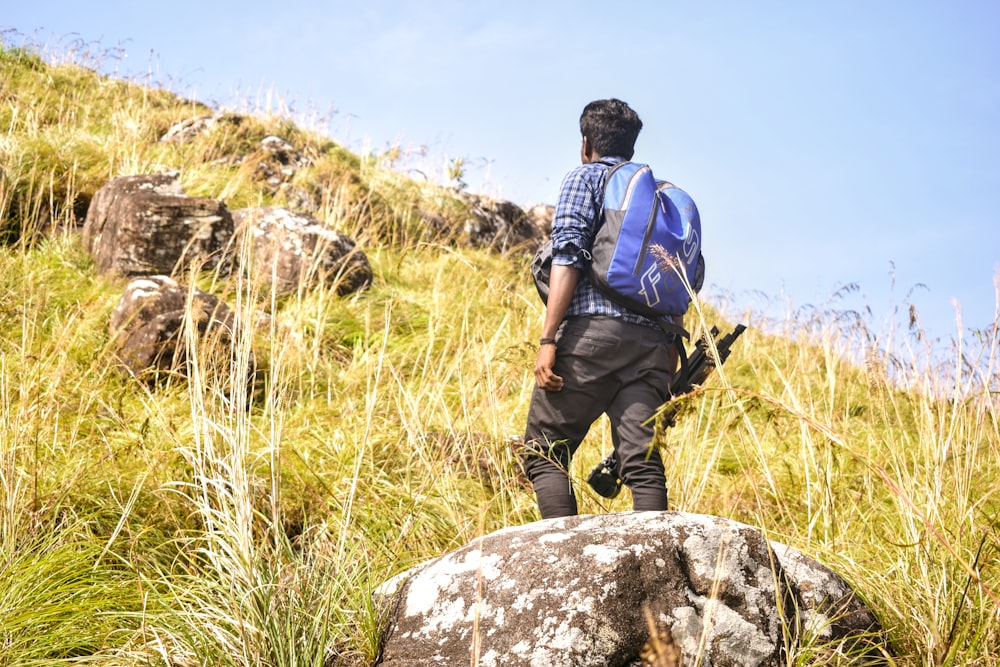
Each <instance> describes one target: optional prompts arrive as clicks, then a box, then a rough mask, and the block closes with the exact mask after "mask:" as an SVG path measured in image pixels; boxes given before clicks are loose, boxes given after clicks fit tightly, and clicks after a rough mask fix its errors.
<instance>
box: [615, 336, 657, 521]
mask: <svg viewBox="0 0 1000 667" xmlns="http://www.w3.org/2000/svg"><path fill="white" fill-rule="evenodd" d="M631 339H632V341H633V346H632V350H633V351H634V353H633V354H632V358H631V360H630V362H629V363H628V364H627V365H626V366H624V367H623V370H622V373H621V375H620V378H621V382H622V387H621V389H620V390H619V392H618V394H617V395H616V396H615V398H614V400H613V401H612V402H611V405H610V407H609V408H608V417H609V419H610V420H611V428H612V436H613V438H614V443H615V449H616V451H617V452H618V460H619V472H620V474H621V476H622V481H623V482H624V483H625V485H626V486H628V487H629V489H630V490H631V491H632V507H633V509H635V510H639V511H646V510H657V511H659V510H665V509H667V486H666V474H665V471H664V467H663V460H662V458H661V457H660V452H659V450H658V449H657V448H656V447H654V446H653V435H654V426H653V423H652V421H651V418H652V417H653V415H654V414H656V411H657V410H658V409H659V408H660V406H661V405H663V403H664V402H665V401H666V399H667V397H668V386H669V382H670V379H671V374H670V373H669V372H668V368H669V350H670V345H669V344H668V343H667V341H666V339H665V337H664V335H663V333H662V332H661V331H657V330H655V329H652V328H649V327H639V330H637V331H635V333H634V334H633V335H632V336H631Z"/></svg>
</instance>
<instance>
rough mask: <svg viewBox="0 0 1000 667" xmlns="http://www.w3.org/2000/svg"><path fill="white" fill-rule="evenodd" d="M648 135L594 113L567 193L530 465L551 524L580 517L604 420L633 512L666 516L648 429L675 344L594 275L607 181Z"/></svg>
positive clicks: (531, 420)
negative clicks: (590, 445)
mask: <svg viewBox="0 0 1000 667" xmlns="http://www.w3.org/2000/svg"><path fill="white" fill-rule="evenodd" d="M641 129H642V121H641V120H640V119H639V116H638V114H636V112H635V111H634V110H633V109H632V108H630V107H629V106H628V105H627V104H626V103H624V102H622V101H621V100H618V99H607V100H597V101H594V102H591V103H590V104H588V105H587V106H586V107H585V108H584V110H583V114H582V115H581V117H580V132H581V134H582V135H583V143H582V146H581V149H580V159H581V162H582V164H581V165H580V166H579V167H577V168H575V169H573V170H572V171H571V172H570V173H569V174H567V175H566V177H565V179H564V180H563V183H562V186H561V188H560V192H559V200H558V204H557V206H556V212H555V217H554V219H553V223H552V269H551V274H550V278H549V293H548V300H547V305H546V310H545V319H544V324H543V327H542V336H541V340H540V345H539V348H538V356H537V358H536V360H535V368H534V374H535V383H536V386H535V388H534V391H533V393H532V397H531V405H530V407H529V409H528V420H527V426H526V429H525V443H526V447H525V451H524V454H523V456H522V464H523V467H524V470H525V473H526V475H527V476H528V479H529V480H531V483H532V486H533V487H534V490H535V495H536V497H537V499H538V507H539V510H540V511H541V515H542V518H543V519H548V518H553V517H560V516H570V515H574V514H576V513H577V503H576V496H575V494H574V492H573V486H572V483H571V481H570V477H569V472H568V471H569V467H570V462H571V460H572V457H573V454H574V453H575V452H576V450H577V448H578V447H579V446H580V443H581V442H582V440H583V438H584V436H585V435H586V434H587V431H588V430H589V429H590V426H591V425H592V424H593V422H594V421H595V420H597V418H598V417H600V415H601V414H602V413H605V414H607V415H608V417H609V419H610V422H611V434H612V442H613V444H614V447H615V451H616V452H617V455H618V460H619V462H620V463H619V474H620V475H621V479H622V481H623V483H624V484H625V485H626V486H627V487H629V489H630V490H631V492H632V500H633V508H634V509H635V510H665V509H667V489H666V477H665V474H664V468H663V461H662V459H661V457H660V453H659V451H658V450H657V448H656V447H655V446H654V445H653V442H652V441H653V425H652V424H651V423H649V421H650V418H651V417H652V416H653V414H654V413H655V412H656V410H657V409H658V408H659V407H660V406H661V405H662V404H663V403H664V402H665V401H666V400H667V398H668V387H669V385H670V380H671V378H672V373H673V371H674V369H675V367H676V356H675V353H674V352H675V351H674V349H673V344H672V341H671V340H670V338H668V336H667V334H665V333H664V330H663V329H662V328H661V327H660V326H659V325H658V324H657V323H656V322H655V321H654V320H652V319H649V318H647V317H644V316H642V315H639V314H637V313H634V312H631V311H630V310H628V309H627V308H625V307H624V306H621V305H619V304H617V303H615V302H614V301H611V300H610V299H608V298H606V297H605V296H603V295H602V294H601V293H600V292H598V291H597V290H596V289H595V288H594V286H593V285H592V284H591V281H590V279H589V278H588V274H587V264H588V261H587V260H588V259H589V257H590V255H589V251H590V249H591V247H592V244H593V240H594V234H595V232H596V230H597V228H598V227H599V226H600V224H601V222H602V215H603V208H604V183H605V181H606V179H607V176H608V172H609V171H610V170H611V169H612V167H614V166H615V165H616V164H619V163H622V162H626V161H628V160H631V159H632V155H633V152H634V148H635V140H636V138H637V137H638V135H639V131H640V130H641Z"/></svg>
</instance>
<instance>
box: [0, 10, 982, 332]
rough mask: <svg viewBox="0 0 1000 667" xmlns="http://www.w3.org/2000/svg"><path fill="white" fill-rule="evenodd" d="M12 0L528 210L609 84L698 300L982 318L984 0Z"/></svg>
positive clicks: (27, 23)
mask: <svg viewBox="0 0 1000 667" xmlns="http://www.w3.org/2000/svg"><path fill="white" fill-rule="evenodd" d="M9 5H12V6H8V7H6V8H5V9H4V10H3V12H2V14H0V29H13V30H14V31H16V33H8V34H7V35H6V41H7V43H18V42H19V41H24V40H27V41H30V42H33V43H36V44H42V45H47V46H48V47H49V49H50V50H51V51H52V52H53V53H56V54H58V53H60V52H63V53H65V52H66V51H67V50H68V49H70V48H83V49H86V50H90V51H93V52H104V51H111V52H115V51H116V50H118V53H119V54H120V56H121V59H120V60H119V61H117V62H114V61H111V65H110V66H109V65H108V62H109V61H108V60H105V65H106V68H117V70H118V71H119V73H120V74H125V75H129V76H131V77H133V78H139V79H143V80H148V81H150V82H153V83H156V84H159V85H163V86H166V87H169V88H172V89H174V90H176V91H179V92H183V93H185V94H187V95H189V96H191V97H194V98H197V99H199V100H202V101H205V102H209V103H212V104H215V105H217V106H220V107H227V108H237V109H240V108H244V109H245V108H247V107H248V105H249V107H250V108H260V107H264V106H267V105H268V104H270V105H272V107H275V105H279V106H280V108H286V109H288V110H289V112H290V113H291V114H293V115H294V116H295V117H297V118H298V119H300V120H302V121H303V122H306V121H308V122H313V123H315V124H316V126H317V127H324V128H326V130H327V131H328V133H329V134H330V135H331V136H332V137H333V138H334V139H336V140H338V141H341V142H342V143H345V144H347V145H348V146H349V147H351V148H352V149H354V150H356V151H368V150H382V149H384V148H386V147H387V146H389V145H392V144H397V143H398V144H399V145H400V147H401V148H403V149H404V150H405V151H406V152H407V155H409V156H410V157H409V158H408V159H407V160H406V162H405V164H404V165H403V166H404V167H406V168H411V169H413V170H414V171H413V173H414V174H415V175H416V174H417V173H418V172H419V173H423V174H426V175H428V176H429V177H432V178H440V177H441V175H442V174H443V173H444V166H445V164H446V162H447V161H448V160H449V159H452V158H457V157H460V158H462V159H464V160H465V163H466V166H467V171H466V178H465V180H466V182H467V183H468V184H469V188H470V189H471V190H475V191H480V192H486V193H488V194H493V195H497V196H501V197H504V198H508V199H511V200H513V201H515V202H518V203H520V204H522V205H526V206H530V205H532V204H534V203H537V202H547V203H554V201H555V198H556V192H557V189H558V185H559V182H560V180H561V178H562V176H563V174H564V173H565V172H566V171H567V170H569V169H571V168H572V167H573V166H574V165H575V164H576V163H577V161H578V159H579V158H578V150H579V130H578V126H577V120H578V118H579V114H580V111H581V109H582V107H583V106H584V105H585V104H586V103H587V102H589V101H590V100H592V99H597V98H603V97H620V98H622V99H624V100H626V101H628V102H629V103H630V104H631V105H632V106H633V107H634V108H635V109H636V110H637V111H638V112H639V114H640V116H641V117H642V119H643V121H644V123H645V128H644V130H643V132H642V134H641V135H640V137H639V142H638V144H637V153H636V159H637V160H641V161H644V162H648V163H650V164H651V165H653V168H654V172H655V173H656V174H657V176H658V177H660V178H664V179H667V180H670V181H672V182H674V183H676V184H678V185H679V186H681V187H683V188H684V189H685V190H687V191H688V192H689V193H690V194H691V195H692V196H693V197H694V198H695V201H696V202H697V203H698V205H699V209H700V211H701V215H702V221H703V226H704V238H705V252H706V257H707V258H708V262H709V264H708V267H709V273H708V294H709V295H710V298H711V295H720V294H729V295H731V296H730V299H729V300H730V303H732V304H734V305H736V306H737V307H739V306H744V305H745V306H748V307H755V308H764V307H767V308H769V309H770V310H771V312H774V311H775V309H780V308H783V307H784V305H785V304H790V306H791V307H793V308H799V307H803V306H806V305H810V306H814V307H817V308H823V307H826V306H834V307H837V308H864V307H869V308H871V310H872V312H873V316H872V320H871V322H872V325H873V326H874V327H875V328H876V330H878V329H880V328H881V327H883V322H884V320H885V319H886V318H887V317H888V315H889V313H890V312H891V310H892V308H893V307H894V306H900V305H902V306H903V307H905V306H907V305H908V304H909V303H911V302H912V303H913V304H914V305H915V306H916V307H917V310H918V312H919V314H920V317H921V320H922V323H923V325H924V326H925V328H926V329H927V331H928V332H929V333H930V334H931V336H933V337H944V338H948V337H950V336H951V335H952V334H954V332H955V331H956V325H955V312H954V308H953V301H957V302H958V303H959V304H960V305H961V309H962V317H963V321H964V324H965V326H966V327H985V326H987V325H988V324H990V323H992V322H993V318H994V309H995V305H996V300H995V285H994V278H995V276H996V275H997V269H998V266H1000V220H998V218H1000V214H998V212H997V208H998V199H1000V162H998V157H997V156H1000V39H998V38H997V35H1000V3H997V2H995V0H990V1H982V2H956V3H941V2H925V1H922V0H919V1H916V2H895V1H892V2H857V1H855V0H847V1H842V2H835V3H833V2H830V3H811V2H810V3H797V2H796V3H792V2H770V1H766V0H765V1H759V2H735V1H734V2H702V3H695V2H667V1H660V2H643V1H637V2H632V3H628V4H616V3H610V2H607V1H602V2H590V1H580V0H578V1H576V2H566V1H562V0H557V1H554V2H544V3H543V2H539V1H537V0H535V1H533V2H522V1H520V0H509V1H508V2H506V3H502V4H501V3H476V2H472V1H470V0H466V1H464V2H453V1H451V0H444V1H437V2H433V3H429V2H402V1H395V2H377V1H374V0H373V1H372V2H367V3H362V2H357V1H354V2H327V3H308V2H300V1H297V0H286V1H285V2H282V3H279V4H274V3H264V2H257V1H256V0H253V1H245V2H242V3H240V4H239V5H238V9H235V7H236V5H231V4H229V3H212V2H207V1H203V2H200V3H193V2H189V1H188V0H175V2H172V3H170V4H169V5H163V6H160V8H157V9H150V8H149V6H148V5H145V4H143V3H135V2H130V3H124V2H104V3H100V4H99V5H94V4H92V3H77V2H69V1H67V2H46V1H44V0H41V1H37V2H18V3H9ZM626 8H628V11H626ZM275 108H277V107H275ZM851 284H857V285H858V290H857V291H856V292H854V293H852V294H850V295H848V296H847V297H844V298H838V299H835V298H834V294H836V293H838V291H839V290H841V288H843V287H845V286H847V285H851ZM918 286H919V287H918ZM904 323H905V322H904Z"/></svg>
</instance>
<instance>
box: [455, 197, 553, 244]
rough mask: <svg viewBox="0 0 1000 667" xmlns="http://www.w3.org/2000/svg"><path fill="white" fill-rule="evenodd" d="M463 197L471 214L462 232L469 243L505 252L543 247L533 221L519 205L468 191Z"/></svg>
mask: <svg viewBox="0 0 1000 667" xmlns="http://www.w3.org/2000/svg"><path fill="white" fill-rule="evenodd" d="M461 197H462V199H463V200H464V201H465V203H466V205H467V206H468V211H469V213H468V215H467V216H466V218H465V221H464V225H463V229H462V233H463V240H464V242H465V243H466V244H468V245H471V246H473V247H476V248H490V249H493V250H499V251H501V252H505V251H507V250H512V249H514V248H518V247H528V248H530V247H533V246H537V245H538V244H539V241H537V240H536V239H537V238H538V230H537V229H536V228H535V225H534V224H533V220H532V219H530V218H529V217H528V214H527V213H525V211H524V209H522V208H521V207H520V206H518V205H517V204H515V203H513V202H510V201H505V200H503V199H493V198H491V197H487V196H484V195H478V194H471V193H467V192H463V193H461Z"/></svg>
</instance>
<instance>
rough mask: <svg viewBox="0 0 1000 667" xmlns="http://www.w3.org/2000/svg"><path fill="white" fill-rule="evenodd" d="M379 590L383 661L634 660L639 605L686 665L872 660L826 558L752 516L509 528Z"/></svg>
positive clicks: (597, 666)
mask: <svg viewBox="0 0 1000 667" xmlns="http://www.w3.org/2000/svg"><path fill="white" fill-rule="evenodd" d="M378 596H379V599H380V600H382V601H383V602H387V603H388V604H389V609H390V614H389V622H388V626H387V629H386V631H385V634H384V636H383V645H382V662H381V663H380V664H381V665H383V667H430V666H431V665H460V664H475V665H480V666H481V667H500V666H503V665H524V666H529V665H546V666H552V667H556V666H565V667H571V666H572V667H576V666H579V667H584V666H593V667H622V666H627V665H638V664H639V656H640V653H641V652H642V651H643V647H644V644H646V642H647V640H649V639H650V625H649V623H648V622H647V619H646V617H645V614H646V610H648V611H649V612H650V613H651V615H652V617H653V618H654V619H655V621H656V622H657V623H658V624H660V626H661V627H662V628H664V629H665V630H664V634H665V638H666V640H667V643H669V644H672V645H673V646H674V647H676V648H677V649H679V650H680V652H681V653H682V655H683V660H684V664H692V665H693V664H700V665H704V666H705V667H728V666H736V665H740V666H750V665H774V666H777V665H784V664H786V658H787V657H788V656H787V655H786V652H787V650H786V645H787V646H792V647H793V648H794V647H795V646H796V645H798V643H799V642H808V641H814V642H816V643H821V644H822V645H823V646H824V647H826V646H830V647H831V649H830V650H838V651H842V652H844V653H845V654H846V653H847V652H848V651H851V652H852V653H851V654H852V655H857V654H858V653H859V652H863V651H864V650H869V649H870V654H871V655H872V656H875V650H876V648H877V647H875V646H870V645H869V644H866V642H875V641H876V640H877V638H878V637H879V636H880V635H879V633H880V630H879V625H878V622H877V620H876V619H875V617H874V615H873V614H872V613H871V612H870V611H869V610H868V609H867V608H866V607H865V606H864V605H863V604H862V603H861V602H860V600H858V598H857V597H856V596H854V595H853V593H852V592H851V590H850V588H849V587H848V586H847V584H846V583H844V581H843V580H842V579H841V578H840V577H839V576H837V575H836V574H835V573H834V572H832V571H831V570H829V569H828V568H825V567H824V566H822V565H821V564H819V563H817V562H815V561H812V560H811V559H808V558H806V557H805V556H804V555H802V554H801V553H799V552H797V551H795V550H794V549H791V548H789V547H786V546H782V545H772V544H769V543H768V541H767V540H765V539H764V537H763V536H762V535H761V534H760V532H758V531H757V530H755V529H754V528H751V527H750V526H747V525H744V524H741V523H737V522H734V521H729V520H726V519H722V518H718V517H711V516H704V515H696V514H685V513H679V512H639V513H632V512H629V513H617V514H607V515H595V516H578V517H569V518H564V519H550V520H546V521H539V522H536V523H532V524H529V525H525V526H519V527H514V528H507V529H504V530H500V531H497V532H495V533H492V534H490V535H487V536H485V537H483V538H481V539H478V540H476V541H475V542H473V543H472V544H469V545H467V546H465V547H463V548H461V549H458V550H456V551H453V552H451V553H449V554H447V555H445V556H442V557H440V558H438V559H435V560H433V561H430V562H428V563H425V564H422V565H420V566H418V567H416V568H413V569H412V570H410V571H408V572H405V573H403V574H402V575H400V576H398V577H396V578H394V579H392V580H390V581H389V582H387V583H386V584H384V585H383V586H382V587H381V588H380V589H379V591H378ZM810 638H812V639H810ZM470 660H471V662H470ZM838 664H845V663H838ZM856 664H860V663H856ZM866 664H879V663H877V661H876V658H875V657H872V658H871V661H870V662H867V663H866Z"/></svg>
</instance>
